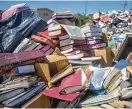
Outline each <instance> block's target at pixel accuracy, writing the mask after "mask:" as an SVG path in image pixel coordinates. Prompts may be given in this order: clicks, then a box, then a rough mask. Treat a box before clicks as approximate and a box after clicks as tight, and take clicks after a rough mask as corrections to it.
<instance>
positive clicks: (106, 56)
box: [94, 47, 112, 66]
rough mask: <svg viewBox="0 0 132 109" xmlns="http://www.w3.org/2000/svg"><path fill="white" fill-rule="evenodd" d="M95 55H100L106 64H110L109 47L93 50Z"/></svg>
mask: <svg viewBox="0 0 132 109" xmlns="http://www.w3.org/2000/svg"><path fill="white" fill-rule="evenodd" d="M94 53H95V56H102V57H103V58H104V61H105V63H106V65H107V66H111V65H112V57H111V49H110V48H109V47H105V48H101V49H96V50H94Z"/></svg>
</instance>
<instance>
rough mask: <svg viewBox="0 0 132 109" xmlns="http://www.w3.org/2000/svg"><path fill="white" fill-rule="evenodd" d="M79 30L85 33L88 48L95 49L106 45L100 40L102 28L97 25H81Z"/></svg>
mask: <svg viewBox="0 0 132 109" xmlns="http://www.w3.org/2000/svg"><path fill="white" fill-rule="evenodd" d="M81 31H82V32H83V33H84V34H85V35H86V37H87V44H88V45H89V48H90V49H97V48H101V47H105V46H106V44H105V43H103V40H102V36H103V34H102V30H101V28H99V27H98V26H95V25H84V26H82V28H81Z"/></svg>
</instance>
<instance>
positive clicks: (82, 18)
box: [74, 13, 92, 27]
mask: <svg viewBox="0 0 132 109" xmlns="http://www.w3.org/2000/svg"><path fill="white" fill-rule="evenodd" d="M74 20H75V24H76V25H77V26H79V27H80V26H82V25H84V24H86V23H91V22H92V19H91V18H90V17H89V16H86V15H83V14H80V13H77V14H75V15H74Z"/></svg>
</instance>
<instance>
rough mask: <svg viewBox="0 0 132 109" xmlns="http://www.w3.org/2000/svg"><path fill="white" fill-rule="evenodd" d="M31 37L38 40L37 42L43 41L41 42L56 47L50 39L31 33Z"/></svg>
mask: <svg viewBox="0 0 132 109" xmlns="http://www.w3.org/2000/svg"><path fill="white" fill-rule="evenodd" d="M32 39H33V40H34V41H36V42H39V43H43V44H47V45H49V46H51V47H53V48H55V47H56V44H54V43H52V42H51V41H50V40H48V39H46V38H44V37H40V36H37V35H33V36H32Z"/></svg>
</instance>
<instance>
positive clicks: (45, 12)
mask: <svg viewBox="0 0 132 109" xmlns="http://www.w3.org/2000/svg"><path fill="white" fill-rule="evenodd" d="M36 12H37V13H38V14H39V16H40V17H41V18H42V19H43V20H44V21H46V22H47V21H48V20H49V19H50V18H51V17H52V15H53V13H54V11H52V10H50V9H48V8H38V9H37V10H36Z"/></svg>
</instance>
